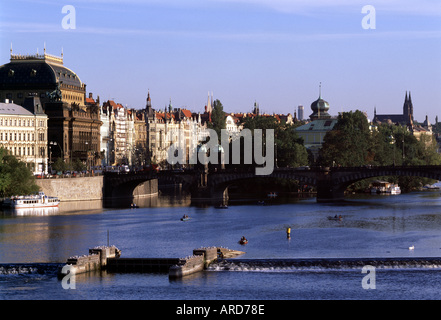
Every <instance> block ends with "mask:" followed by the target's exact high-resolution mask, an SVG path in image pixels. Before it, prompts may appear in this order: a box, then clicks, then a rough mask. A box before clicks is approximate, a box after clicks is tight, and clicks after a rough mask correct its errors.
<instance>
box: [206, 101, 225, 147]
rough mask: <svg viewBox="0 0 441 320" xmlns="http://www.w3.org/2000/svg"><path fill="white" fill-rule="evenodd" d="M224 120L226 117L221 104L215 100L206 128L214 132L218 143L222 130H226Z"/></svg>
mask: <svg viewBox="0 0 441 320" xmlns="http://www.w3.org/2000/svg"><path fill="white" fill-rule="evenodd" d="M225 119H226V116H225V112H224V107H223V106H222V103H221V102H220V101H219V100H215V101H214V103H213V111H212V112H211V122H208V127H209V128H210V129H213V130H215V131H216V133H217V137H218V142H220V139H221V133H222V130H223V129H225V128H226V123H225Z"/></svg>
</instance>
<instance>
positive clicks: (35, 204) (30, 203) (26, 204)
mask: <svg viewBox="0 0 441 320" xmlns="http://www.w3.org/2000/svg"><path fill="white" fill-rule="evenodd" d="M59 203H60V200H59V199H58V198H57V197H48V196H46V195H45V194H44V192H41V191H40V192H38V194H35V195H29V196H18V197H12V198H10V199H7V201H5V203H4V204H5V205H9V206H10V207H11V208H13V209H22V208H49V207H58V204H59Z"/></svg>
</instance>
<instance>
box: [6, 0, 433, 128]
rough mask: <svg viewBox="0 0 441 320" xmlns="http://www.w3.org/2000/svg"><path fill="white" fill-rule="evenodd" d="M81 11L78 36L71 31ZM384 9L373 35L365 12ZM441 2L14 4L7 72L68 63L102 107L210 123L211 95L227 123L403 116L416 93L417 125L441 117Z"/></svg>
mask: <svg viewBox="0 0 441 320" xmlns="http://www.w3.org/2000/svg"><path fill="white" fill-rule="evenodd" d="M65 5H73V6H74V7H75V14H76V29H70V30H66V29H63V28H62V25H61V22H62V19H63V18H64V17H65V16H66V14H63V13H62V12H61V10H62V8H63V6H65ZM365 5H373V6H374V7H375V9H376V29H374V30H372V29H370V30H365V29H363V28H362V25H361V21H362V19H363V17H364V16H365V15H366V14H363V13H361V10H362V7H363V6H365ZM440 18H441V2H440V1H439V0H420V1H412V0H401V1H398V0H381V1H380V0H374V1H369V2H367V1H360V0H337V1H325V0H316V1H313V0H311V1H306V0H297V1H288V0H272V1H269V0H254V1H251V0H189V1H185V0H150V1H141V0H127V1H123V0H110V1H104V0H75V1H69V2H67V1H66V2H64V1H63V0H35V1H30V0H4V1H1V3H0V64H4V63H7V62H9V50H10V46H11V43H12V47H13V52H14V53H21V54H34V53H36V52H37V49H38V50H39V52H40V53H42V52H43V46H44V43H46V49H47V53H50V54H54V55H60V54H61V50H62V49H63V52H64V64H65V65H66V66H67V67H69V68H71V69H72V70H74V71H75V72H76V73H77V74H78V75H79V77H80V78H81V80H82V81H83V82H84V83H86V84H87V91H88V92H93V94H94V96H96V95H100V98H101V101H104V100H107V99H114V100H115V101H117V102H120V103H122V104H123V105H127V106H129V107H133V108H138V109H140V108H144V106H145V99H146V96H147V90H150V94H151V97H152V103H153V106H154V107H155V108H161V109H163V108H164V107H165V106H166V105H168V103H169V100H170V99H171V100H172V104H173V106H174V107H187V108H189V109H191V110H192V111H195V112H198V111H203V108H204V106H205V104H206V101H207V95H208V92H213V95H214V98H215V99H219V100H220V101H221V102H222V104H223V105H224V110H225V111H227V112H247V111H251V110H252V107H253V104H254V102H255V101H257V102H258V103H259V104H260V108H261V110H262V111H265V112H268V113H273V112H276V113H285V114H286V113H291V114H293V113H294V111H295V110H296V109H297V106H298V105H300V104H302V105H304V106H305V114H306V116H308V115H309V114H310V113H311V112H310V104H311V103H312V102H313V101H314V100H316V99H317V97H318V91H319V83H320V82H321V83H322V97H323V98H324V99H325V100H327V101H328V102H329V103H330V106H331V108H330V113H331V114H333V115H336V114H337V113H338V112H340V111H349V110H356V109H359V110H362V111H366V112H367V113H368V115H369V117H372V116H373V110H374V107H376V108H377V113H401V112H402V106H403V102H404V96H405V92H406V90H410V91H411V92H412V100H413V104H414V114H415V118H416V120H418V121H423V120H424V118H425V116H426V115H428V116H429V120H430V121H431V122H434V121H435V116H436V115H439V116H440V117H441V108H440V107H441V90H440V88H441V63H440V62H441V61H440V60H441V55H440V52H441V19H440Z"/></svg>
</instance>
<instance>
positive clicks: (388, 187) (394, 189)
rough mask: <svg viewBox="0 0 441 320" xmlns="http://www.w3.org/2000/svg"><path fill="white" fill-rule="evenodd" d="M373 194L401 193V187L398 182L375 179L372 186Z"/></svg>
mask: <svg viewBox="0 0 441 320" xmlns="http://www.w3.org/2000/svg"><path fill="white" fill-rule="evenodd" d="M371 193H372V194H401V189H400V187H399V186H398V185H397V184H393V183H390V182H387V181H375V182H373V183H372V187H371Z"/></svg>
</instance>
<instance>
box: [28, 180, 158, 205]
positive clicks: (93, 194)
mask: <svg viewBox="0 0 441 320" xmlns="http://www.w3.org/2000/svg"><path fill="white" fill-rule="evenodd" d="M35 183H36V184H37V185H38V186H39V187H40V189H41V191H43V192H44V193H45V194H46V195H48V196H52V197H58V199H60V201H62V202H67V201H90V200H103V199H105V196H106V195H105V194H104V176H96V177H76V178H59V179H36V180H35ZM156 194H158V180H155V179H154V180H149V181H145V182H144V183H141V184H139V185H138V186H137V187H136V188H135V189H134V190H133V196H134V197H142V196H148V195H156Z"/></svg>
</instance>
